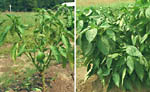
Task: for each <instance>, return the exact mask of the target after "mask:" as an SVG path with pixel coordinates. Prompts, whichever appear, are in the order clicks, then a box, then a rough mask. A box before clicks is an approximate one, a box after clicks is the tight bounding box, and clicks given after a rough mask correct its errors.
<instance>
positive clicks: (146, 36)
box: [140, 34, 148, 44]
mask: <svg viewBox="0 0 150 92" xmlns="http://www.w3.org/2000/svg"><path fill="white" fill-rule="evenodd" d="M147 38H148V34H145V35H144V36H143V37H142V39H141V42H140V43H141V44H142V43H144V41H145V40H146V39H147Z"/></svg>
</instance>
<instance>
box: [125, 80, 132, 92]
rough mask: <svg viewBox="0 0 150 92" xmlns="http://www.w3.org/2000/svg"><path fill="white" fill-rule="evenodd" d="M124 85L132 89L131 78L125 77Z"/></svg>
mask: <svg viewBox="0 0 150 92" xmlns="http://www.w3.org/2000/svg"><path fill="white" fill-rule="evenodd" d="M124 86H125V88H126V89H128V90H132V83H131V80H129V79H125V81H124Z"/></svg>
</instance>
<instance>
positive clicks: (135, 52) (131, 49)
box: [126, 46, 142, 57]
mask: <svg viewBox="0 0 150 92" xmlns="http://www.w3.org/2000/svg"><path fill="white" fill-rule="evenodd" d="M126 53H127V54H129V55H131V56H138V57H141V56H142V53H141V52H140V51H139V50H138V49H137V48H136V47H134V46H127V48H126Z"/></svg>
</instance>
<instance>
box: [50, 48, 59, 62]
mask: <svg viewBox="0 0 150 92" xmlns="http://www.w3.org/2000/svg"><path fill="white" fill-rule="evenodd" d="M50 49H51V50H52V53H53V55H54V56H55V58H56V61H57V62H58V63H60V61H61V55H60V52H59V51H58V49H57V47H56V46H51V47H50Z"/></svg>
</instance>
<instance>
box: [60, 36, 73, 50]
mask: <svg viewBox="0 0 150 92" xmlns="http://www.w3.org/2000/svg"><path fill="white" fill-rule="evenodd" d="M61 39H62V42H63V43H64V45H65V47H66V48H67V50H68V49H70V47H71V45H70V42H69V39H68V38H67V37H65V36H64V35H62V37H61Z"/></svg>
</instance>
